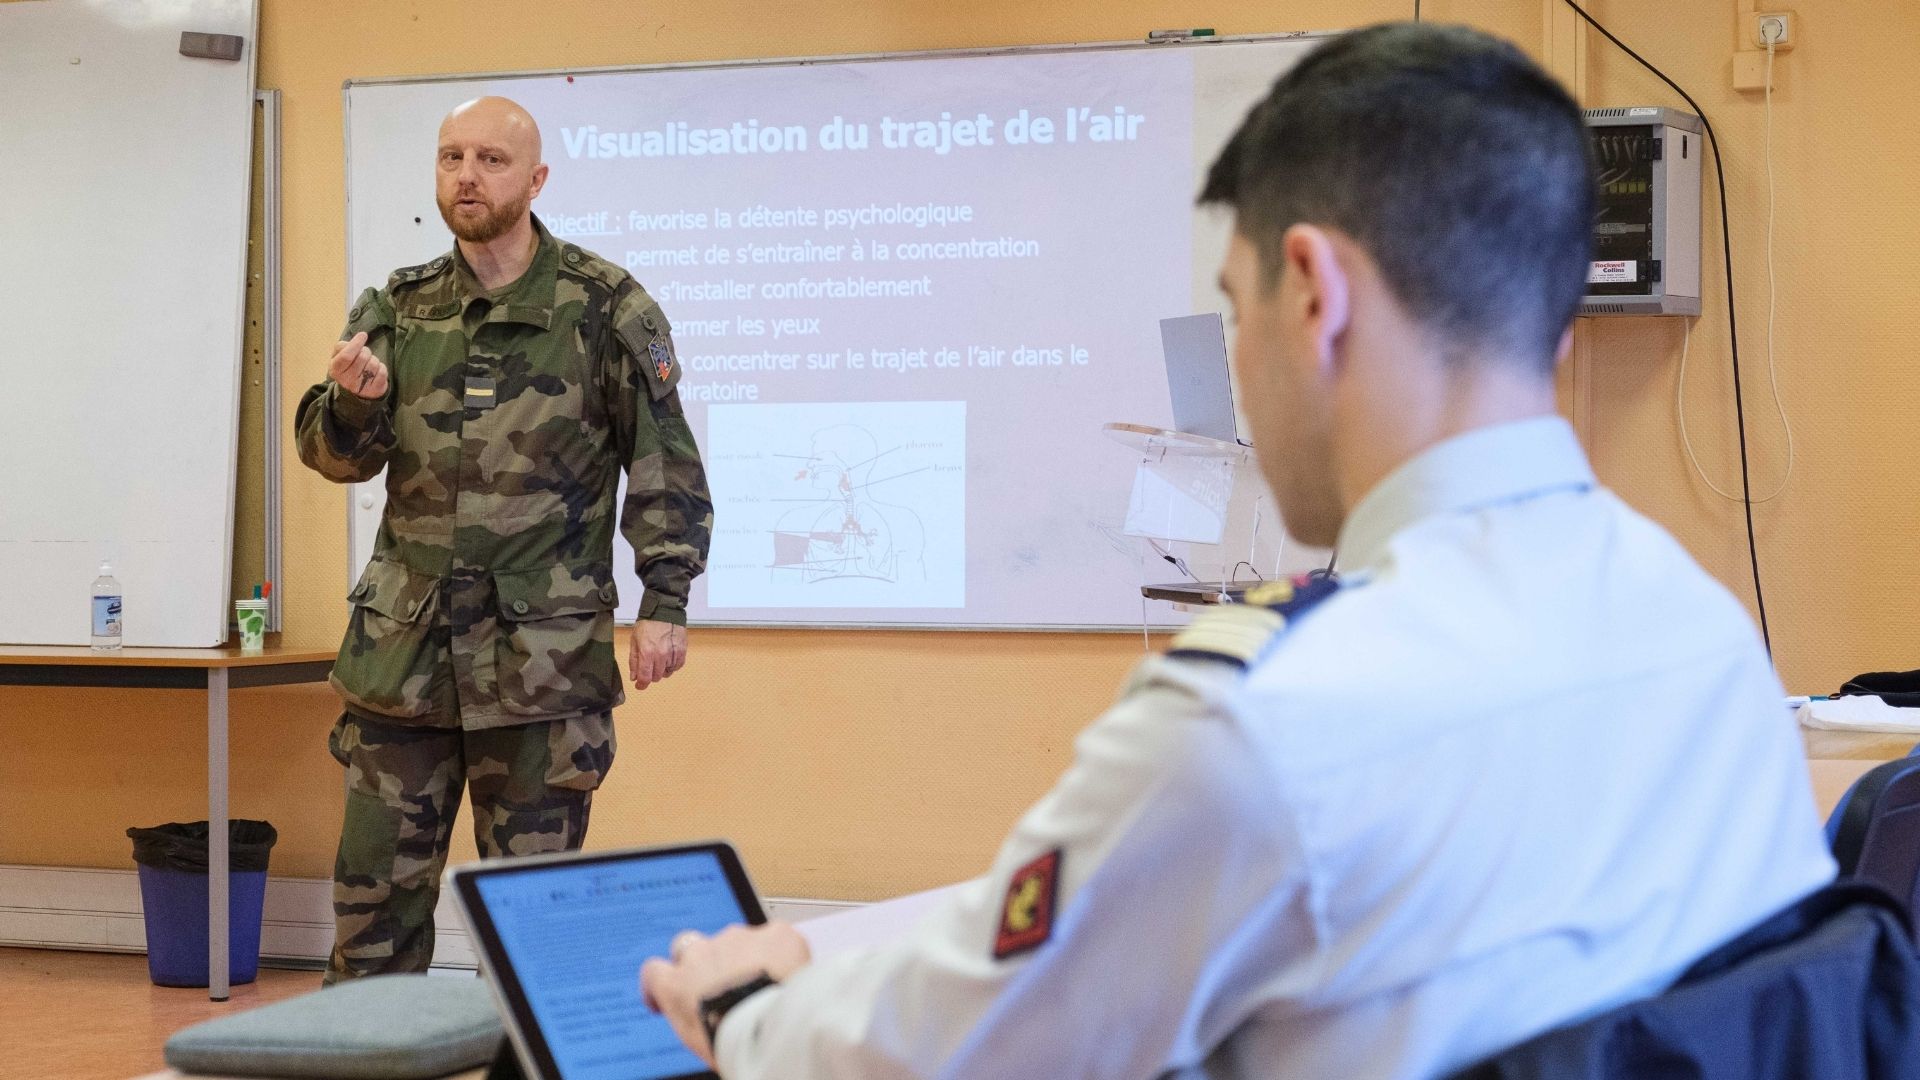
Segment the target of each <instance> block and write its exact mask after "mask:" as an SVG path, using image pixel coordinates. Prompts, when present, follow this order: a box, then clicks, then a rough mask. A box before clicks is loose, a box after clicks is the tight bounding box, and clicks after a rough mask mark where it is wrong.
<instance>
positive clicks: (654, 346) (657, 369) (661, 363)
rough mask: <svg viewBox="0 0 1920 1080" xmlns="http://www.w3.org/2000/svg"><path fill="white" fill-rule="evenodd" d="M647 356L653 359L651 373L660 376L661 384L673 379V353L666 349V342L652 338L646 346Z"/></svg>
mask: <svg viewBox="0 0 1920 1080" xmlns="http://www.w3.org/2000/svg"><path fill="white" fill-rule="evenodd" d="M647 354H648V355H649V356H651V357H653V373H654V374H655V375H658V376H660V381H661V382H666V381H667V380H668V379H671V378H672V377H673V351H672V350H670V349H668V348H667V343H666V342H664V341H662V340H660V339H659V338H654V339H653V341H652V342H651V343H650V344H648V345H647Z"/></svg>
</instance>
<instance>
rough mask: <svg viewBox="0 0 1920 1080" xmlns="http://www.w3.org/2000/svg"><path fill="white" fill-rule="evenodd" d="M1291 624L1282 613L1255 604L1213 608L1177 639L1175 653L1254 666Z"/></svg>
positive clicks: (1225, 605)
mask: <svg viewBox="0 0 1920 1080" xmlns="http://www.w3.org/2000/svg"><path fill="white" fill-rule="evenodd" d="M1286 624H1287V620H1285V619H1283V618H1281V617H1280V613H1279V612H1277V611H1274V610H1273V609H1271V608H1266V607H1256V606H1254V605H1252V604H1223V605H1221V606H1219V607H1216V608H1211V609H1209V610H1208V611H1206V612H1205V613H1203V614H1202V615H1201V616H1200V617H1199V618H1197V619H1195V620H1193V622H1191V623H1189V624H1188V625H1187V628H1186V629H1185V630H1182V631H1180V632H1179V633H1178V634H1175V635H1174V638H1173V646H1172V650H1171V651H1173V652H1202V653H1211V654H1212V655H1214V656H1219V657H1224V658H1225V659H1228V660H1234V661H1237V662H1239V663H1241V664H1246V665H1251V664H1252V663H1253V662H1254V660H1255V659H1257V658H1258V657H1259V656H1260V654H1261V653H1263V652H1265V651H1266V648H1267V643H1268V642H1269V641H1271V640H1273V635H1275V634H1277V633H1279V632H1280V629H1281V628H1282V627H1284V626H1285V625H1286Z"/></svg>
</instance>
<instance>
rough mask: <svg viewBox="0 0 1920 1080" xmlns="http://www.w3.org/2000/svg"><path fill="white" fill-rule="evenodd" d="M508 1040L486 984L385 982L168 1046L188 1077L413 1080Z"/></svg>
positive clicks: (232, 1020)
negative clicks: (226, 1076) (190, 1075)
mask: <svg viewBox="0 0 1920 1080" xmlns="http://www.w3.org/2000/svg"><path fill="white" fill-rule="evenodd" d="M503 1037H504V1035H503V1031H502V1028H501V1026H500V1018H499V1016H498V1015H497V1014H496V1013H495V1012H494V1007H493V997H492V995H491V994H490V993H489V992H488V990H487V985H486V983H484V982H482V981H481V980H479V979H471V978H468V979H462V978H440V977H429V976H426V975H380V976H375V977H373V978H367V979H356V980H354V981H352V982H346V983H341V984H340V985H338V986H334V987H330V988H328V989H325V990H318V991H315V992H314V993H311V994H302V995H301V996H299V997H296V998H288V999H287V1000H285V1001H279V1002H275V1003H274V1004H272V1005H266V1006H263V1007H261V1008H258V1009H252V1010H249V1011H247V1012H243V1013H239V1014H236V1015H234V1016H225V1017H221V1018H220V1019H218V1020H209V1021H207V1022H206V1023H204V1024H195V1025H194V1026H192V1027H190V1028H186V1029H184V1030H182V1031H180V1032H178V1033H176V1034H175V1035H174V1036H173V1038H171V1039H168V1040H167V1064H168V1065H170V1066H172V1067H174V1068H176V1069H178V1070H180V1071H181V1072H186V1073H216V1074H224V1075H228V1076H304V1077H329V1078H336V1080H415V1078H425V1077H433V1076H445V1075H447V1074H448V1073H453V1072H459V1071H460V1070H462V1069H471V1068H473V1067H474V1066H476V1065H483V1064H486V1063H487V1062H488V1061H490V1060H492V1058H493V1055H494V1052H495V1051H496V1050H497V1049H498V1048H499V1046H500V1040H501V1039H502V1038H503Z"/></svg>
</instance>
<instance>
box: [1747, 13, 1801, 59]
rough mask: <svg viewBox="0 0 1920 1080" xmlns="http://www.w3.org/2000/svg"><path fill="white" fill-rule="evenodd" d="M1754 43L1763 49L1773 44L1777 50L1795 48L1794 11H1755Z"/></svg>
mask: <svg viewBox="0 0 1920 1080" xmlns="http://www.w3.org/2000/svg"><path fill="white" fill-rule="evenodd" d="M1753 43H1754V44H1755V45H1757V46H1759V47H1760V48H1762V49H1764V48H1766V47H1767V46H1768V45H1769V44H1771V45H1772V46H1773V51H1775V52H1785V51H1787V50H1788V49H1791V48H1793V12H1791V11H1759V12H1755V13H1754V16H1753Z"/></svg>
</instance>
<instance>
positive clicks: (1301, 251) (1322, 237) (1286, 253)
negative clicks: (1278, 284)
mask: <svg viewBox="0 0 1920 1080" xmlns="http://www.w3.org/2000/svg"><path fill="white" fill-rule="evenodd" d="M1281 252H1282V256H1283V258H1284V259H1285V273H1286V275H1287V277H1289V278H1291V279H1292V281H1291V290H1290V299H1291V300H1292V302H1293V303H1295V304H1297V305H1299V306H1298V307H1297V308H1296V309H1295V311H1294V312H1293V314H1294V315H1296V316H1297V317H1298V318H1300V319H1301V320H1302V325H1303V326H1304V327H1305V329H1306V331H1307V333H1308V334H1309V336H1310V337H1311V338H1312V341H1313V345H1314V349H1315V351H1316V352H1317V353H1318V354H1319V357H1320V362H1321V364H1322V365H1323V366H1325V367H1327V368H1329V369H1331V368H1332V366H1333V364H1334V362H1335V355H1334V354H1335V346H1336V345H1337V343H1338V342H1339V340H1340V335H1342V334H1344V333H1346V330H1347V323H1348V320H1349V319H1350V318H1351V317H1352V312H1353V287H1352V284H1353V283H1352V280H1351V279H1350V277H1349V276H1348V274H1347V269H1346V267H1344V266H1342V265H1341V264H1340V259H1339V256H1338V254H1337V253H1336V251H1335V249H1334V244H1333V238H1332V237H1331V236H1329V235H1328V234H1327V232H1326V230H1324V229H1321V228H1318V227H1316V226H1313V225H1295V226H1292V227H1291V228H1289V229H1288V230H1287V232H1286V235H1285V236H1284V237H1283V238H1282V239H1281Z"/></svg>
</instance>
